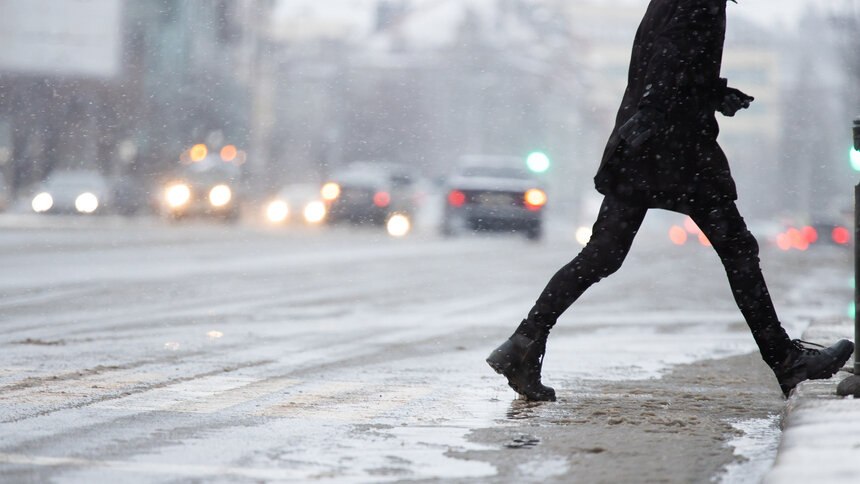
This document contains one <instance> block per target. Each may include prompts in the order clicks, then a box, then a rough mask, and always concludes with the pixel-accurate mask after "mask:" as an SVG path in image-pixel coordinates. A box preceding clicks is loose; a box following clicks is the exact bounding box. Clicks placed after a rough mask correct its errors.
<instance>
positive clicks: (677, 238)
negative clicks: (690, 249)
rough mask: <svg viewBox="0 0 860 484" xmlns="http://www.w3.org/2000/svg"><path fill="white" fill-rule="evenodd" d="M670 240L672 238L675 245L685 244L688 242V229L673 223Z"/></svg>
mask: <svg viewBox="0 0 860 484" xmlns="http://www.w3.org/2000/svg"><path fill="white" fill-rule="evenodd" d="M669 240H671V241H672V243H673V244H675V245H684V244H685V243H687V231H686V230H684V229H683V228H682V227H679V226H677V225H673V226H672V228H670V229H669Z"/></svg>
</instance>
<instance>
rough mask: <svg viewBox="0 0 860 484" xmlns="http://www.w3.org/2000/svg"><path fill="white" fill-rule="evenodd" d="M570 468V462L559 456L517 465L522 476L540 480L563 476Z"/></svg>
mask: <svg viewBox="0 0 860 484" xmlns="http://www.w3.org/2000/svg"><path fill="white" fill-rule="evenodd" d="M569 469H570V464H569V463H568V461H567V459H563V458H561V457H556V458H550V459H546V460H544V459H540V460H534V461H531V462H526V463H525V464H520V465H518V466H517V470H519V473H520V474H521V475H523V476H529V478H530V480H532V481H536V482H537V481H540V480H544V479H550V478H552V477H558V476H563V475H565V474H567V472H568V470H569Z"/></svg>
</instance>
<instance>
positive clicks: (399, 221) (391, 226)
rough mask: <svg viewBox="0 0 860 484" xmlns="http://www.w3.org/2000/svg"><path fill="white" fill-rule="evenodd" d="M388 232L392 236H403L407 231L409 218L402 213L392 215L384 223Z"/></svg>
mask: <svg viewBox="0 0 860 484" xmlns="http://www.w3.org/2000/svg"><path fill="white" fill-rule="evenodd" d="M386 228H387V229H388V234H389V235H391V236H392V237H403V236H404V235H406V234H407V233H409V218H408V217H406V216H405V215H402V214H399V213H398V214H395V215H392V216H391V218H389V219H388V223H387V224H386Z"/></svg>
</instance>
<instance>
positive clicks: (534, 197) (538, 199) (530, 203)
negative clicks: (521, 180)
mask: <svg viewBox="0 0 860 484" xmlns="http://www.w3.org/2000/svg"><path fill="white" fill-rule="evenodd" d="M525 201H526V208H528V209H529V210H538V209H540V208H541V207H543V206H544V204H546V193H544V192H543V191H542V190H538V189H537V188H532V189H531V190H528V191H526V195H525Z"/></svg>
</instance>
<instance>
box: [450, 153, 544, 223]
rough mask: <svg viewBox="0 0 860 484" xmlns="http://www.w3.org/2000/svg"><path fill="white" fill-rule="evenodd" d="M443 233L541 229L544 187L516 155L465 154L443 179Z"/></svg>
mask: <svg viewBox="0 0 860 484" xmlns="http://www.w3.org/2000/svg"><path fill="white" fill-rule="evenodd" d="M444 193H445V208H444V211H443V215H442V227H441V230H442V234H443V235H445V236H452V235H456V234H458V233H460V232H464V231H476V230H493V231H512V232H521V233H523V234H524V235H525V236H526V237H527V238H529V239H532V240H537V239H540V238H541V237H542V235H543V211H544V207H545V206H546V202H547V196H546V190H545V188H544V187H543V184H542V183H541V182H540V180H538V179H537V177H536V176H535V175H533V174H532V173H531V172H530V171H528V170H527V169H526V167H525V166H524V165H523V163H522V161H521V160H520V159H519V158H516V157H495V156H476V157H468V158H464V159H463V161H462V162H461V164H460V166H459V167H458V168H457V170H456V172H455V173H454V175H453V176H452V177H450V178H449V179H448V180H447V181H446V183H445V191H444Z"/></svg>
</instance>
